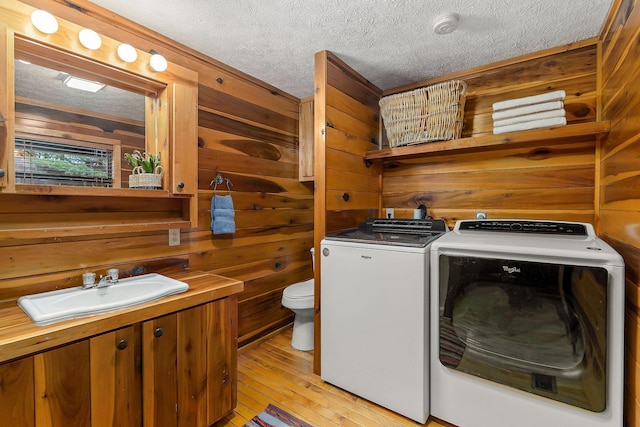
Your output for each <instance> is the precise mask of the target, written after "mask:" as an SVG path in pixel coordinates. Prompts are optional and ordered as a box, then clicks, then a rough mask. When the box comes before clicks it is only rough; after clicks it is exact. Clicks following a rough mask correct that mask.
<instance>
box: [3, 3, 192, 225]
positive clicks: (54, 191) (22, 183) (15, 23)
mask: <svg viewBox="0 0 640 427" xmlns="http://www.w3.org/2000/svg"><path fill="white" fill-rule="evenodd" d="M61 8H62V9H64V8H65V7H63V6H61ZM34 11H35V9H34V8H33V7H31V6H28V5H26V4H24V3H21V2H14V1H11V0H9V1H8V2H6V4H5V3H3V4H2V6H0V196H2V195H4V194H6V195H11V196H10V197H9V198H8V199H7V200H9V199H11V200H15V199H14V198H13V197H14V196H13V195H24V196H25V197H22V196H18V198H19V199H20V200H21V201H22V202H28V203H25V205H29V206H31V208H32V209H33V210H34V212H45V211H46V207H45V206H46V204H47V201H48V200H49V199H47V198H44V197H39V196H42V195H46V196H49V195H53V196H69V198H68V199H66V198H65V199H61V200H72V201H73V202H74V203H77V204H79V205H82V206H85V208H84V209H85V211H86V212H83V215H82V216H81V219H82V221H81V224H78V223H77V221H74V223H73V224H70V223H69V222H68V221H65V219H64V216H62V217H60V218H58V217H56V216H55V215H54V216H51V217H47V229H49V228H51V229H55V230H57V231H56V232H59V233H62V234H64V235H69V234H71V235H75V233H85V232H87V230H95V231H98V232H100V233H104V232H113V233H117V232H121V231H122V230H127V229H129V227H132V226H136V225H138V224H140V223H144V224H145V227H146V229H154V228H155V229H166V228H184V227H191V226H193V225H194V224H197V220H198V209H197V207H198V204H197V197H196V195H197V192H198V179H197V171H198V163H197V162H198V160H197V159H198V156H197V150H198V145H197V135H198V110H197V108H198V73H197V72H196V71H194V70H191V69H188V68H186V67H183V66H181V65H179V64H176V63H173V62H169V61H166V60H163V64H162V66H161V67H160V66H157V63H153V62H152V61H151V60H152V59H154V58H155V59H158V56H157V54H155V52H151V51H150V50H149V47H147V45H148V44H149V43H148V42H145V41H144V40H140V39H138V38H136V36H134V35H131V34H128V33H120V32H117V31H114V30H112V29H111V28H110V27H108V26H105V25H104V22H101V21H100V19H99V18H93V17H88V16H82V18H83V23H84V25H91V26H95V28H100V29H102V31H105V32H112V34H117V37H120V36H122V37H123V38H127V39H126V40H117V39H113V38H110V37H109V36H108V35H99V34H97V33H96V36H97V37H99V38H100V39H101V43H99V44H98V45H97V46H95V47H89V46H87V44H86V43H83V42H82V40H81V38H82V37H81V33H83V32H84V31H85V30H87V28H85V27H84V26H80V25H78V24H75V23H74V22H71V21H67V20H64V19H60V18H57V22H58V25H57V26H56V30H54V32H45V31H43V30H40V29H38V27H37V26H36V24H35V23H34V22H33V21H32V20H31V19H30V17H31V16H32V14H33V12H34ZM64 12H65V14H66V13H67V12H68V11H67V10H66V9H64ZM72 15H73V16H75V12H70V14H68V15H66V16H72ZM78 16H80V15H78ZM5 18H6V19H5ZM54 19H55V17H54ZM94 32H95V31H94ZM85 41H86V40H85ZM126 43H134V44H139V45H141V46H144V49H147V50H141V48H139V47H135V46H131V45H128V44H126ZM123 46H127V47H128V48H129V49H128V50H129V53H132V57H131V56H123V55H121V54H120V53H121V49H120V48H122V47H123ZM160 48H162V45H161V44H160ZM131 58H132V59H131ZM70 77H75V78H80V79H82V80H86V81H89V82H92V84H93V83H99V84H100V86H99V88H98V91H97V92H96V93H91V94H90V93H87V94H83V93H81V92H80V91H79V90H77V89H74V90H73V92H71V90H72V89H70V88H68V87H67V86H65V83H69V79H70ZM45 80H48V81H47V82H45ZM103 84H104V85H105V86H104V87H103V86H102V85H103ZM65 91H66V92H65ZM70 93H72V94H73V95H69V94H70ZM96 94H97V96H98V98H96ZM87 97H88V98H87ZM116 100H117V101H116ZM134 151H140V152H141V153H145V152H146V153H147V154H153V155H156V156H160V158H161V165H162V168H163V170H162V172H163V173H162V175H161V179H160V181H156V180H152V181H151V185H145V184H141V183H139V185H138V186H137V187H135V188H134V187H133V186H131V185H129V183H130V182H132V181H135V180H134V179H133V178H132V168H131V167H130V166H129V165H128V162H127V160H126V158H125V154H126V153H133V152H134ZM63 157H66V158H67V159H68V160H67V161H66V163H64V164H61V163H59V162H58V161H59V160H60V159H61V158H63ZM141 178H145V179H146V178H147V177H146V176H145V177H141ZM139 181H140V182H143V181H144V182H145V183H146V181H145V180H143V179H140V180H139ZM31 196H33V197H31ZM131 198H137V199H138V200H136V201H134V203H132V200H131ZM156 199H168V200H166V201H163V202H162V203H160V204H155V203H153V202H149V201H151V200H156ZM104 200H109V209H110V211H111V212H112V213H111V215H110V216H109V220H111V219H113V221H112V223H107V224H105V218H104V217H102V216H101V215H100V214H98V215H92V214H90V213H89V212H94V211H95V212H100V210H101V209H102V203H103V202H104ZM139 200H140V201H142V203H141V204H140V205H138V204H136V203H135V202H137V201H139ZM70 205H71V206H74V204H73V203H72V204H70ZM151 205H157V206H161V208H160V207H158V209H159V211H158V212H155V211H154V214H153V215H149V214H148V213H147V211H146V207H147V206H151ZM11 221H12V222H11V223H10V224H7V223H5V224H3V225H5V226H6V227H5V228H4V230H3V228H2V227H0V235H1V234H2V233H3V232H4V233H5V234H7V233H8V234H9V235H12V236H13V235H14V234H11V233H17V231H15V230H24V229H31V227H32V226H33V224H31V223H26V222H24V221H23V219H22V218H21V217H17V216H15V217H12V218H11ZM107 222H108V221H107ZM149 227H150V228H149ZM105 230H108V231H105Z"/></svg>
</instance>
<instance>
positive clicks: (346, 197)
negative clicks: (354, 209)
mask: <svg viewBox="0 0 640 427" xmlns="http://www.w3.org/2000/svg"><path fill="white" fill-rule="evenodd" d="M342 200H344V201H345V202H346V201H348V200H349V193H344V194H343V195H342Z"/></svg>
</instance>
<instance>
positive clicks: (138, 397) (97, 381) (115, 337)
mask: <svg viewBox="0 0 640 427" xmlns="http://www.w3.org/2000/svg"><path fill="white" fill-rule="evenodd" d="M89 342H90V352H91V427H116V426H141V425H142V374H141V367H140V362H141V360H140V357H141V341H140V325H139V324H138V325H134V326H129V327H126V328H122V329H118V330H116V331H113V332H108V333H106V334H102V335H99V336H97V337H94V338H91V339H90V340H89Z"/></svg>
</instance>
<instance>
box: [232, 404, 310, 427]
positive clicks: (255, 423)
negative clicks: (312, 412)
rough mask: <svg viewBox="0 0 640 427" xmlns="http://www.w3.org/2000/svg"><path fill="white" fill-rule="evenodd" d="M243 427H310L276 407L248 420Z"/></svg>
mask: <svg viewBox="0 0 640 427" xmlns="http://www.w3.org/2000/svg"><path fill="white" fill-rule="evenodd" d="M244 427H312V426H311V425H310V424H307V423H305V422H304V421H300V420H299V419H297V418H296V417H294V416H293V415H291V414H289V413H287V412H285V411H283V410H282V409H280V408H278V407H277V406H274V405H271V404H269V406H267V408H266V409H265V410H264V411H262V412H260V413H259V414H258V415H256V416H255V417H253V418H252V419H251V420H249V421H248V422H247V423H246V424H245V425H244Z"/></svg>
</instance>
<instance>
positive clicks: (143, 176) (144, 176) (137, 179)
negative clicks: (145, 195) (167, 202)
mask: <svg viewBox="0 0 640 427" xmlns="http://www.w3.org/2000/svg"><path fill="white" fill-rule="evenodd" d="M154 172H155V173H147V172H145V171H144V169H143V168H142V166H138V167H136V168H135V169H133V174H131V175H129V188H144V189H147V190H157V189H161V188H162V166H157V167H156V170H155V171H154Z"/></svg>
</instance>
